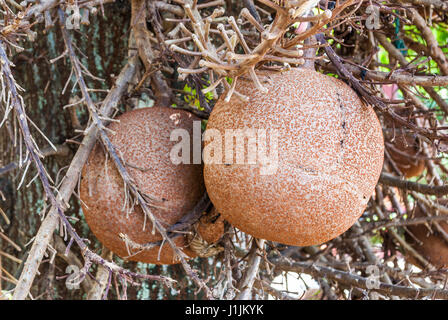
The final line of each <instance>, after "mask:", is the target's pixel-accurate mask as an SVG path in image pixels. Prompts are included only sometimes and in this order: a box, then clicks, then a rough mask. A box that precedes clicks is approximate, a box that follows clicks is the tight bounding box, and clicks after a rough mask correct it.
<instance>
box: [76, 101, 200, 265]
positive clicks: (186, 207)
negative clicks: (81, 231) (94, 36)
mask: <svg viewBox="0 0 448 320" xmlns="http://www.w3.org/2000/svg"><path fill="white" fill-rule="evenodd" d="M117 119H118V120H120V122H119V123H116V122H113V123H111V124H110V125H109V127H108V128H109V129H111V130H112V131H114V132H115V134H113V135H112V134H111V135H109V137H110V139H111V141H112V143H113V144H114V145H115V147H116V149H117V152H118V155H119V156H120V157H122V161H123V163H124V164H125V165H126V169H127V170H128V172H129V174H130V175H131V176H132V178H133V179H134V181H135V183H136V185H137V186H138V187H139V188H140V190H141V191H142V192H143V193H144V194H145V195H148V196H150V197H152V198H155V199H156V201H155V202H154V203H153V204H154V205H155V206H156V207H157V208H154V207H152V208H151V210H152V212H153V214H154V215H155V216H156V217H157V218H158V219H159V221H160V222H161V223H162V224H163V225H164V226H165V228H166V227H168V226H171V225H172V224H174V223H176V222H177V221H179V220H180V219H181V218H182V217H183V216H184V215H185V214H186V213H188V212H189V211H190V210H191V209H193V207H194V206H195V204H196V203H197V202H198V201H199V199H200V198H201V196H202V195H203V193H204V192H205V188H204V183H203V175H202V165H200V164H199V165H198V164H178V165H176V164H173V162H172V161H171V159H170V152H171V149H172V147H173V146H174V145H175V144H177V142H176V141H170V134H171V132H172V131H173V130H174V129H185V130H186V131H187V132H188V133H189V135H190V137H192V134H193V120H199V119H197V118H196V117H195V116H193V115H191V114H190V113H188V112H185V111H182V110H175V109H170V108H160V107H153V108H144V109H137V110H133V111H130V112H126V113H124V114H122V115H121V116H119V117H118V118H117ZM80 193H81V200H82V208H83V212H84V215H85V218H86V221H87V224H88V225H89V227H90V228H91V230H92V232H93V233H94V234H95V236H96V237H97V238H98V240H99V241H101V242H102V243H103V244H104V245H105V246H106V247H107V248H109V249H110V250H111V251H113V252H114V253H116V254H117V255H119V256H120V257H128V256H129V251H128V250H127V248H126V246H125V242H124V241H123V240H122V239H121V238H120V234H124V235H126V236H127V237H128V238H129V239H130V240H131V241H133V242H135V243H137V244H141V245H143V244H146V243H150V242H155V241H160V240H161V239H162V237H161V235H160V234H159V233H158V232H156V233H155V234H154V235H152V234H151V231H152V224H151V222H150V221H149V219H146V225H145V218H144V214H143V212H142V209H141V208H140V206H138V205H136V206H135V207H134V208H133V210H132V211H131V212H129V213H127V212H126V205H125V192H124V185H123V181H122V178H121V176H120V174H119V173H118V170H117V169H116V168H115V165H114V163H113V160H111V159H110V158H109V157H106V155H105V151H104V150H103V147H102V145H101V144H99V143H98V144H97V145H96V146H95V148H94V149H93V151H92V153H91V155H90V157H89V160H88V162H87V164H86V165H85V166H84V169H83V172H82V180H81V191H80ZM144 225H145V229H143V228H144ZM175 243H176V244H177V245H178V246H180V247H185V246H186V245H187V241H186V239H185V238H184V237H183V236H178V237H177V238H176V240H175ZM134 251H135V250H134ZM159 251H160V260H159V259H158V255H159ZM184 252H185V253H187V254H188V255H190V256H195V254H194V253H193V252H192V251H191V250H189V249H188V248H185V250H184ZM133 253H134V252H133ZM173 257H174V255H173V250H172V249H171V247H170V245H169V244H168V243H165V244H164V245H163V248H162V250H160V247H159V246H156V247H154V248H153V249H150V250H144V251H142V252H140V253H138V254H136V255H132V256H129V257H128V260H133V261H142V262H147V263H157V264H172V263H177V262H178V261H177V260H176V261H174V259H173Z"/></svg>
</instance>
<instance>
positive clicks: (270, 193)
mask: <svg viewBox="0 0 448 320" xmlns="http://www.w3.org/2000/svg"><path fill="white" fill-rule="evenodd" d="M268 77H269V78H270V81H269V83H264V86H265V87H266V88H267V89H268V93H267V94H264V93H262V92H260V91H257V89H256V88H255V86H254V85H253V83H251V82H249V81H241V80H240V81H239V83H238V84H239V87H238V91H239V92H240V93H242V94H244V95H246V96H248V97H250V100H249V102H247V103H245V102H243V101H242V100H240V99H239V98H237V97H232V99H231V100H230V102H229V103H225V102H224V100H223V99H220V100H219V101H218V102H217V103H216V105H215V107H214V110H213V112H212V114H211V116H210V119H209V121H208V125H207V130H209V129H217V130H219V131H220V133H221V135H222V137H224V135H225V133H224V132H225V130H226V129H245V128H255V129H266V130H268V132H269V130H272V129H276V130H278V132H279V138H278V154H279V158H278V160H279V161H278V163H279V165H278V169H277V172H276V173H275V174H273V175H260V171H259V168H260V163H257V164H256V165H249V164H210V163H206V164H205V166H204V178H205V184H206V188H207V191H208V194H209V196H210V199H211V201H212V202H213V204H214V205H215V207H216V209H217V210H218V211H219V212H220V213H221V214H222V215H223V217H224V219H226V220H227V221H229V222H230V223H231V224H232V225H234V226H236V227H238V228H239V229H241V230H242V231H245V232H247V233H249V234H252V235H254V236H255V237H258V238H263V239H267V240H272V241H276V242H280V243H285V244H289V245H300V246H305V245H313V244H319V243H323V242H326V241H328V240H330V239H332V238H335V237H336V236H338V235H340V234H341V233H343V232H345V231H346V230H347V229H348V228H349V227H350V226H351V225H352V224H353V223H354V222H355V221H356V220H357V219H358V218H359V216H360V215H361V214H362V212H363V211H364V209H365V207H366V204H367V202H368V200H369V198H370V196H371V195H372V193H373V192H374V188H375V185H376V183H377V181H378V178H379V175H380V172H381V169H382V165H383V158H384V141H383V135H382V129H381V125H380V123H379V121H378V118H377V117H376V115H375V112H374V111H373V109H372V108H371V107H370V106H366V105H365V104H363V103H362V102H361V101H360V99H359V98H358V96H357V95H356V93H355V92H354V91H353V90H352V89H350V88H349V87H348V86H347V85H346V84H344V83H343V82H342V81H340V80H337V79H335V78H332V77H328V76H325V75H323V74H320V73H318V72H315V71H312V70H307V69H293V70H291V71H288V72H285V73H281V74H279V73H271V74H269V76H268ZM206 145H207V144H206ZM223 145H224V139H223ZM268 145H269V144H268ZM245 151H246V154H247V149H246V148H245ZM268 151H269V148H268ZM223 154H224V151H223ZM246 159H247V158H246Z"/></svg>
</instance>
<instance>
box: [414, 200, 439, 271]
mask: <svg viewBox="0 0 448 320" xmlns="http://www.w3.org/2000/svg"><path fill="white" fill-rule="evenodd" d="M439 203H440V204H441V205H444V206H446V205H447V204H448V200H447V199H441V200H439ZM425 216H426V215H425V214H424V212H423V211H422V210H421V209H420V207H419V206H417V207H416V208H415V211H414V216H413V217H415V218H418V217H425ZM439 225H440V227H441V228H442V229H443V230H444V231H445V232H447V233H448V223H446V222H439ZM407 228H408V230H409V231H410V232H411V233H412V236H410V235H409V234H407V235H406V240H407V241H408V242H409V244H411V245H412V247H413V248H414V249H415V250H416V251H417V252H418V253H420V254H421V255H422V256H423V257H424V258H425V259H426V260H427V261H429V263H431V264H432V265H433V266H435V267H436V268H448V243H447V242H446V241H445V239H444V238H443V236H442V235H441V234H439V233H438V232H437V230H436V228H435V227H431V229H430V228H428V226H427V225H424V224H419V225H415V226H409V227H407ZM409 261H410V262H412V263H413V264H415V265H416V266H419V267H420V268H423V266H422V265H421V263H419V262H418V261H417V259H415V258H414V257H413V256H411V255H409Z"/></svg>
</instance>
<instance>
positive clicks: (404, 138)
mask: <svg viewBox="0 0 448 320" xmlns="http://www.w3.org/2000/svg"><path fill="white" fill-rule="evenodd" d="M397 113H398V114H399V115H401V116H403V117H407V116H408V112H406V111H401V112H400V111H397ZM385 127H386V128H385V134H384V139H385V141H386V147H387V150H388V152H389V154H390V157H391V158H392V160H393V162H394V163H395V165H396V166H397V167H398V169H399V170H400V171H401V173H402V174H403V175H404V176H405V177H406V178H411V177H416V176H419V175H421V174H422V172H423V170H425V160H424V159H422V158H419V157H420V156H422V155H423V154H422V153H421V151H420V150H421V147H420V145H419V140H418V138H417V137H416V136H415V134H414V133H412V132H409V131H408V130H407V129H406V128H405V127H403V126H402V125H401V124H399V123H398V122H396V121H394V120H393V119H391V118H386V119H385Z"/></svg>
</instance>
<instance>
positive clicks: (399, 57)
mask: <svg viewBox="0 0 448 320" xmlns="http://www.w3.org/2000/svg"><path fill="white" fill-rule="evenodd" d="M108 2H112V1H108V0H105V1H97V0H91V1H89V0H88V1H80V2H77V3H71V2H64V1H57V0H46V1H40V2H39V3H34V2H27V1H24V2H22V3H20V4H18V3H16V2H15V1H14V0H7V1H4V2H2V4H1V5H2V12H1V14H2V16H3V20H1V21H0V28H1V29H0V64H1V65H0V67H1V70H0V71H1V82H0V84H1V104H0V110H1V116H2V117H1V122H0V130H1V131H0V132H1V133H2V134H3V133H5V134H7V135H8V138H9V139H10V144H11V145H12V146H13V147H12V148H11V150H10V151H8V152H10V153H12V154H13V155H14V161H13V162H11V163H9V164H2V163H1V162H0V177H1V176H5V177H11V176H12V173H13V172H20V173H21V177H20V179H19V182H18V183H17V189H20V188H24V187H26V186H27V185H30V184H32V183H36V181H37V180H39V181H40V183H41V186H42V188H43V190H44V199H43V200H44V202H45V204H46V205H45V209H44V210H43V211H42V213H41V214H40V219H41V223H40V224H39V228H38V230H37V232H36V234H35V237H34V238H33V239H30V243H29V244H28V246H27V250H28V252H27V255H26V256H23V258H22V259H18V258H17V257H15V255H14V253H15V254H18V253H20V252H22V251H23V249H24V248H25V246H24V245H25V244H18V243H16V242H15V239H13V238H11V237H9V236H8V234H7V232H5V230H4V229H3V228H2V226H3V224H6V225H7V224H9V217H8V215H7V214H6V213H5V211H4V210H2V208H0V245H1V246H0V289H2V288H1V283H2V281H3V282H8V283H12V284H13V290H11V291H10V292H9V293H10V294H11V297H12V298H14V299H26V298H27V297H31V298H33V297H32V296H31V293H30V292H31V290H32V287H33V283H34V281H35V279H36V277H38V276H39V275H38V274H39V267H40V266H41V265H43V264H48V265H54V256H55V255H56V252H57V251H61V250H62V252H63V256H64V257H65V258H64V259H65V260H66V261H71V262H70V263H69V264H76V265H78V266H79V267H80V272H79V277H78V278H77V279H76V281H77V282H78V283H81V284H82V285H83V286H85V287H86V288H83V290H85V291H86V292H89V296H88V297H89V298H107V297H108V295H110V292H109V291H110V289H111V288H112V287H113V284H112V280H114V288H115V290H114V292H115V294H116V297H118V298H122V299H125V298H126V296H127V288H128V284H131V285H133V286H139V285H141V282H146V281H155V282H158V283H160V285H161V286H167V287H170V288H171V287H172V286H174V287H175V286H176V281H180V280H181V279H180V278H176V277H174V276H171V275H172V274H170V276H164V275H150V274H145V273H141V272H135V271H131V270H129V269H126V268H124V267H123V266H122V264H121V263H117V262H114V261H113V259H112V255H111V254H110V253H107V252H106V250H105V251H104V252H103V254H102V255H99V254H97V253H96V252H97V251H96V250H95V249H93V248H92V246H89V245H88V240H87V239H84V238H83V237H82V236H80V233H79V229H80V224H81V223H82V222H73V221H72V219H71V218H72V216H70V214H71V213H72V212H70V206H69V201H70V200H71V199H73V198H75V199H76V201H79V199H77V194H79V192H77V186H78V184H79V179H80V172H81V169H82V167H83V166H84V164H85V162H86V161H87V158H88V156H89V153H90V151H91V150H92V148H93V146H94V145H95V143H96V141H97V140H100V141H101V142H102V144H103V145H104V147H105V150H106V151H107V153H108V154H109V156H110V158H111V159H112V160H113V161H114V164H115V166H116V168H117V170H118V172H119V174H120V176H121V177H122V179H123V181H124V185H125V188H126V191H125V192H126V194H127V196H126V198H127V199H129V201H132V205H131V206H130V207H132V206H134V205H138V206H140V207H141V208H142V211H143V212H144V214H145V217H146V218H147V219H148V220H149V221H150V222H151V223H152V226H153V230H149V231H148V232H158V233H160V234H161V236H162V239H163V240H162V244H163V245H169V246H171V247H172V248H173V250H174V252H175V253H176V255H177V257H178V259H179V260H180V262H181V266H182V270H181V271H182V272H184V273H185V274H186V275H187V284H186V285H185V286H184V290H186V289H185V287H187V286H193V287H194V288H195V289H196V291H194V293H193V295H197V296H200V297H203V298H207V299H216V298H218V299H266V298H268V297H273V298H274V299H303V298H309V299H378V298H380V299H405V298H410V299H412V298H425V299H431V298H432V299H448V288H446V284H447V282H448V274H447V269H446V267H447V266H448V261H446V262H445V265H443V264H442V265H440V263H439V262H434V261H433V258H432V257H428V256H427V255H426V254H422V253H421V251H420V250H419V242H421V241H420V240H419V239H417V238H416V237H415V236H414V235H413V234H412V231H411V230H410V229H411V228H410V227H411V226H417V225H418V226H425V228H426V229H425V230H426V232H427V233H429V234H432V235H435V236H437V237H439V238H440V239H441V241H442V243H443V245H444V246H445V247H446V248H445V250H447V251H448V229H447V228H446V222H445V220H447V218H448V207H446V206H445V205H444V201H443V197H444V196H445V195H446V194H447V193H448V187H447V186H446V185H445V181H446V175H447V173H448V170H447V168H446V167H445V165H446V162H445V161H444V160H445V159H444V152H445V151H446V150H447V148H446V146H447V140H448V135H447V134H446V133H445V131H446V130H447V129H448V127H447V126H446V125H445V121H446V116H447V113H448V101H447V97H448V92H447V90H446V89H445V87H447V86H448V57H447V52H448V43H441V40H440V39H445V41H447V39H448V31H447V28H448V6H447V4H446V3H445V2H443V1H440V0H388V1H381V2H380V1H372V0H369V1H367V0H345V1H339V0H338V1H330V0H321V1H317V0H298V1H293V0H290V1H288V0H282V1H276V0H258V1H255V2H254V1H252V0H245V1H232V0H215V1H198V0H172V1H169V0H165V1H162V0H160V1H150V0H148V1H145V0H131V1H130V3H131V8H130V11H131V19H130V21H129V24H130V30H131V32H130V34H129V35H126V36H128V37H129V47H128V56H127V57H119V58H120V59H123V60H126V59H127V63H126V64H125V65H124V67H123V68H122V69H121V71H120V73H119V75H118V76H117V77H116V78H115V79H114V85H113V86H112V87H111V88H110V89H109V90H107V92H106V93H107V95H106V96H105V97H104V98H103V99H99V98H98V96H97V95H95V94H94V93H95V90H97V89H96V88H91V87H89V86H88V82H87V81H86V79H95V80H101V79H99V78H98V77H96V76H95V75H94V74H93V73H94V70H88V69H87V68H86V66H85V65H83V63H82V59H80V56H82V55H83V53H82V50H80V49H79V48H78V47H77V46H76V43H75V42H74V36H73V34H74V33H75V31H76V30H75V31H72V30H68V26H69V25H70V26H71V25H72V24H73V23H74V22H76V21H78V20H79V21H80V23H81V24H83V25H85V26H89V25H90V24H91V23H92V24H93V23H94V22H93V20H97V19H102V17H101V16H100V15H99V14H98V13H99V12H101V15H106V16H107V8H108V4H107V3H108ZM89 15H90V16H89ZM91 20H92V21H91ZM372 21H374V22H375V23H374V24H373V25H372V23H371V22H372ZM39 28H40V29H41V30H44V31H45V30H50V29H52V28H58V30H59V31H60V33H61V34H62V38H61V41H63V43H64V48H65V50H64V51H63V52H60V55H59V56H57V57H51V58H52V59H51V60H50V63H52V64H54V63H56V62H57V61H59V60H65V61H66V62H67V66H69V68H70V70H71V71H70V77H69V79H68V80H67V83H66V85H65V86H64V91H65V90H66V88H67V87H68V85H69V83H70V81H73V83H74V85H73V88H75V87H76V88H77V89H78V90H79V93H80V95H79V96H76V95H74V94H73V95H72V99H71V101H70V103H69V104H67V105H66V106H65V107H64V110H65V109H71V110H73V109H74V108H73V107H76V108H84V109H85V111H86V113H87V114H88V121H87V122H86V123H85V125H84V126H83V125H81V124H80V122H79V119H77V116H76V113H73V112H72V113H71V114H70V116H71V119H72V125H73V127H74V128H75V129H76V130H75V132H77V133H78V134H79V135H78V136H76V137H75V138H72V137H67V139H66V140H67V141H76V143H77V144H76V145H77V149H76V152H75V154H74V155H73V154H71V152H69V150H67V149H68V148H67V145H66V144H61V145H57V144H55V143H53V142H52V139H51V138H48V137H46V136H45V135H44V133H43V132H42V131H41V130H39V128H38V126H37V125H35V124H34V122H33V121H32V119H31V118H30V117H29V116H28V115H27V107H29V106H25V103H24V99H23V96H24V95H25V94H26V89H27V88H24V89H22V88H21V86H20V83H18V82H17V81H16V80H15V78H16V77H15V74H14V65H13V64H12V62H11V60H12V58H13V57H14V56H15V55H17V54H19V53H20V52H22V51H23V50H24V48H28V47H32V46H33V41H35V39H36V36H37V35H38V33H37V29H39ZM75 29H76V28H75ZM444 34H445V35H446V37H445V38H443V36H444ZM438 35H440V36H438ZM40 36H45V34H42V35H40ZM291 67H303V68H312V69H316V70H318V71H321V72H324V73H329V74H332V75H333V76H338V77H339V78H341V79H342V80H344V81H346V82H347V83H348V84H349V85H350V86H351V87H352V88H353V90H355V91H356V92H357V94H358V95H359V96H360V97H361V98H362V99H363V100H364V101H365V102H366V103H368V104H370V105H372V106H374V107H375V110H376V111H377V113H378V116H379V118H380V119H381V122H382V124H383V129H384V136H385V138H386V152H385V163H384V169H383V173H382V175H381V178H380V181H379V183H378V185H377V187H376V191H375V194H374V195H373V197H372V199H371V200H370V202H369V205H368V207H367V209H366V211H365V213H364V214H363V216H362V217H361V218H360V219H359V221H358V222H357V223H356V224H355V225H354V226H353V227H352V228H351V229H350V230H349V231H347V232H346V233H344V234H343V235H341V236H340V237H338V238H336V239H334V240H332V241H330V242H328V243H325V244H322V245H320V246H312V247H291V246H284V245H280V244H276V243H270V242H267V241H264V240H261V239H254V238H252V237H251V236H250V235H246V234H244V233H242V232H241V231H238V230H236V229H234V228H233V227H231V226H230V225H227V226H226V232H225V235H224V236H223V237H222V239H221V240H220V243H219V245H220V246H221V247H222V248H224V249H223V250H219V251H217V252H216V253H217V255H214V256H213V257H204V258H202V259H204V260H206V261H207V265H208V267H207V268H206V270H200V268H198V267H197V266H196V267H195V266H194V263H191V262H190V261H188V259H187V256H186V255H185V254H184V253H183V252H182V250H181V249H180V248H179V247H177V246H176V244H175V243H174V241H173V239H174V238H175V237H176V236H178V235H179V233H180V232H183V233H185V232H190V231H191V230H192V229H193V228H192V226H193V225H194V223H195V222H196V221H198V219H199V217H200V215H201V214H202V212H203V211H204V209H205V208H206V207H209V206H210V201H209V200H208V197H207V195H204V197H203V198H202V199H201V201H200V202H199V203H198V204H197V205H196V207H195V208H194V209H193V211H192V212H191V213H190V214H189V215H187V216H186V217H185V218H184V219H183V220H181V221H179V222H178V223H177V224H175V225H173V226H171V227H168V228H166V227H164V226H163V225H162V224H161V223H160V222H159V221H158V219H157V218H156V217H155V216H154V215H153V214H152V209H151V208H152V206H153V201H154V199H153V198H152V197H151V196H148V195H145V194H143V193H142V192H141V191H140V190H139V187H138V185H136V183H135V182H134V181H133V179H132V176H131V175H130V174H129V173H128V170H127V164H126V163H125V162H124V161H123V159H122V158H121V157H120V155H119V154H118V153H117V151H116V149H115V146H114V145H113V144H112V143H111V140H110V139H109V135H110V134H111V132H109V130H108V128H107V124H108V123H109V122H110V121H113V117H114V115H115V114H116V111H117V110H118V108H119V106H120V104H121V103H122V102H123V101H124V100H125V98H127V97H129V96H139V95H141V94H142V93H146V92H149V95H150V97H151V99H152V100H154V101H155V104H157V105H161V106H167V107H169V106H171V105H173V104H175V105H176V107H177V108H182V109H185V110H188V111H190V112H192V113H194V114H196V115H198V116H199V117H201V118H203V119H207V118H208V115H209V114H210V112H211V110H212V106H213V103H214V102H215V101H216V99H217V98H218V97H220V96H222V97H223V99H226V100H228V99H230V97H231V96H232V95H236V96H237V97H239V98H240V99H246V100H247V99H249V97H246V96H244V95H242V94H240V93H239V92H238V89H237V88H238V85H237V84H238V79H239V78H244V79H250V80H252V81H253V83H254V85H255V87H256V88H257V89H258V90H260V91H262V92H264V91H265V90H266V89H265V88H264V86H263V81H265V79H263V77H262V76H260V74H261V73H260V72H259V71H263V70H268V71H271V72H272V71H274V72H276V71H278V72H281V71H282V70H287V69H288V68H291ZM117 71H118V70H117ZM256 71H257V72H256ZM185 83H186V84H187V86H188V87H189V88H190V90H189V91H186V90H179V89H178V88H179V87H184V84H185ZM179 84H181V85H180V86H179ZM73 91H74V90H72V92H73ZM191 98H192V99H191ZM131 100H132V99H128V100H127V102H128V103H129V102H130V101H131ZM137 100H138V99H137ZM191 101H197V102H198V103H197V104H195V103H191ZM31 127H32V128H33V130H36V131H37V132H38V133H39V134H40V135H41V136H42V137H43V139H44V141H46V142H47V143H48V145H49V147H45V148H44V147H40V146H38V144H37V143H36V141H37V140H36V138H35V137H33V135H32V133H31V132H32V130H31V129H30V128H31ZM42 137H41V138H42ZM400 139H401V140H404V141H405V143H404V145H403V144H398V143H397V141H398V140H400ZM0 151H1V152H6V150H1V149H0ZM55 155H62V156H65V157H71V158H70V165H69V166H68V167H67V168H66V169H65V174H64V175H63V177H62V178H60V177H57V178H56V177H54V176H53V174H52V173H51V172H48V171H47V170H46V168H45V165H44V163H45V162H44V161H45V158H49V157H53V156H55ZM417 165H418V166H419V167H421V169H422V170H420V172H418V174H415V176H416V177H414V178H412V179H409V178H407V175H408V174H407V172H408V170H409V168H413V167H416V166H417ZM31 173H33V174H34V176H33V177H31V178H30V175H31ZM58 175H59V173H58ZM0 181H1V180H0ZM1 190H2V189H1V188H0V198H2V199H3V200H6V199H5V198H6V196H5V195H4V194H3V193H2V191H1ZM153 196H154V198H157V195H153ZM249 196H250V195H249ZM0 203H1V202H0ZM47 204H48V205H47ZM416 211H419V212H421V213H422V214H420V215H419V216H417V215H415V212H416ZM56 230H58V231H59V236H58V235H56V234H55V231H56ZM77 230H78V231H77ZM62 239H63V240H62ZM123 241H126V242H127V245H128V246H130V247H132V249H135V250H145V249H148V248H152V247H153V246H154V245H155V244H137V243H131V242H130V241H128V240H127V239H126V237H125V236H124V237H123ZM74 243H76V245H77V247H78V249H79V250H77V251H74V249H73V244H74ZM443 245H442V248H443ZM4 248H7V249H8V250H9V251H8V250H4ZM7 251H8V252H9V253H8V252H7ZM75 252H76V253H75ZM78 252H79V254H78ZM48 256H50V259H48V260H45V257H48ZM447 258H448V254H447ZM5 260H11V261H14V262H16V263H19V264H20V263H21V268H20V270H19V272H18V273H17V274H18V275H19V276H17V277H15V276H14V275H13V274H14V272H12V271H8V270H7V268H6V264H4V263H3V264H2V261H5ZM81 261H82V262H81ZM95 265H97V266H98V268H97V269H96V270H97V272H96V276H95V275H93V274H92V270H93V266H95ZM372 267H374V268H375V269H374V270H377V271H378V272H377V273H374V274H372V273H371V270H373V269H372ZM15 271H17V270H15ZM173 274H174V273H173ZM304 274H308V275H311V276H312V277H313V279H314V280H315V281H316V282H317V285H318V288H319V289H318V290H317V291H312V290H311V289H309V288H306V289H304V290H303V294H299V293H297V292H291V291H290V290H289V289H288V287H287V286H286V287H285V284H284V283H281V284H278V283H277V282H278V281H279V279H280V281H283V282H285V281H286V282H287V281H290V280H288V279H290V278H291V277H297V278H298V279H299V280H300V281H302V282H303V283H305V287H306V286H307V285H308V284H309V281H308V282H306V281H305V280H303V275H304ZM86 284H88V285H86ZM294 290H296V289H294V288H293V289H292V291H294ZM7 293H8V292H6V291H5V290H2V291H1V294H0V296H6V294H7ZM34 298H35V297H34ZM0 299H1V298H0Z"/></svg>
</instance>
